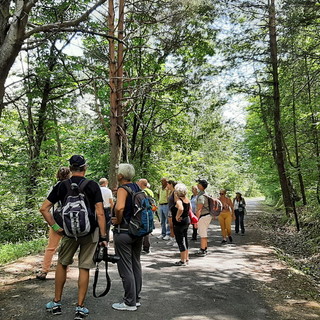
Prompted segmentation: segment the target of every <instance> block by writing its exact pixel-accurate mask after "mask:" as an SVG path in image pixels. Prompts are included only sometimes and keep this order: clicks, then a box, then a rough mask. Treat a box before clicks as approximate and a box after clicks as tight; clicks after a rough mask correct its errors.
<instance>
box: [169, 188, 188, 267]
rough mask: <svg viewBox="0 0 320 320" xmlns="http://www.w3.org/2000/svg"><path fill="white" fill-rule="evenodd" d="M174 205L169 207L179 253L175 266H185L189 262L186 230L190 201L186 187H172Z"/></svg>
mask: <svg viewBox="0 0 320 320" xmlns="http://www.w3.org/2000/svg"><path fill="white" fill-rule="evenodd" d="M174 198H175V205H174V206H173V207H171V213H172V222H173V228H174V234H175V237H176V241H177V244H178V247H179V251H180V261H178V262H176V263H175V265H177V266H186V265H187V263H188V261H189V250H188V249H189V246H188V236H187V235H188V228H189V225H190V219H189V209H190V201H189V199H188V198H187V187H186V186H185V185H184V184H183V183H178V184H176V186H175V187H174Z"/></svg>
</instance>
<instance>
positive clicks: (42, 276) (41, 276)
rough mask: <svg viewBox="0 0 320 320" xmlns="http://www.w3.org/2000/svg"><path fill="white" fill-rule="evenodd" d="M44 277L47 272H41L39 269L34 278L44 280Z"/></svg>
mask: <svg viewBox="0 0 320 320" xmlns="http://www.w3.org/2000/svg"><path fill="white" fill-rule="evenodd" d="M46 277H47V272H43V271H41V272H40V273H39V274H37V276H36V278H37V279H38V280H46Z"/></svg>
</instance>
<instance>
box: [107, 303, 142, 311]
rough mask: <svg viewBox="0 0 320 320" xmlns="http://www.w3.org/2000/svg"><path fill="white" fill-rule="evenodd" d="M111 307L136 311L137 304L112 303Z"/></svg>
mask: <svg viewBox="0 0 320 320" xmlns="http://www.w3.org/2000/svg"><path fill="white" fill-rule="evenodd" d="M112 308H113V309H115V310H119V311H136V310H137V306H127V305H126V304H125V303H124V302H121V303H114V304H113V305H112Z"/></svg>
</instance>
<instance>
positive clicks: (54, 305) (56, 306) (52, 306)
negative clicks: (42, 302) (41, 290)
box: [46, 301, 62, 315]
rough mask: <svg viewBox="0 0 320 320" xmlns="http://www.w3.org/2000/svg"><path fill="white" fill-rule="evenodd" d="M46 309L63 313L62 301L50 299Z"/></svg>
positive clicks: (55, 313)
mask: <svg viewBox="0 0 320 320" xmlns="http://www.w3.org/2000/svg"><path fill="white" fill-rule="evenodd" d="M46 310H47V311H48V312H51V313H52V314H53V315H58V314H61V313H62V312H61V302H55V301H50V302H48V303H47V304H46Z"/></svg>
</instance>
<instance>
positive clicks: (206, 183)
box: [196, 179, 208, 188]
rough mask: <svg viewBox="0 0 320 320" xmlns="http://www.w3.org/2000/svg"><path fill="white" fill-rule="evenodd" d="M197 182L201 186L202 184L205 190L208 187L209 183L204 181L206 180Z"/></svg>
mask: <svg viewBox="0 0 320 320" xmlns="http://www.w3.org/2000/svg"><path fill="white" fill-rule="evenodd" d="M196 182H198V183H199V184H201V185H202V186H203V187H204V188H206V187H207V186H208V181H207V180H204V179H198V180H196Z"/></svg>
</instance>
